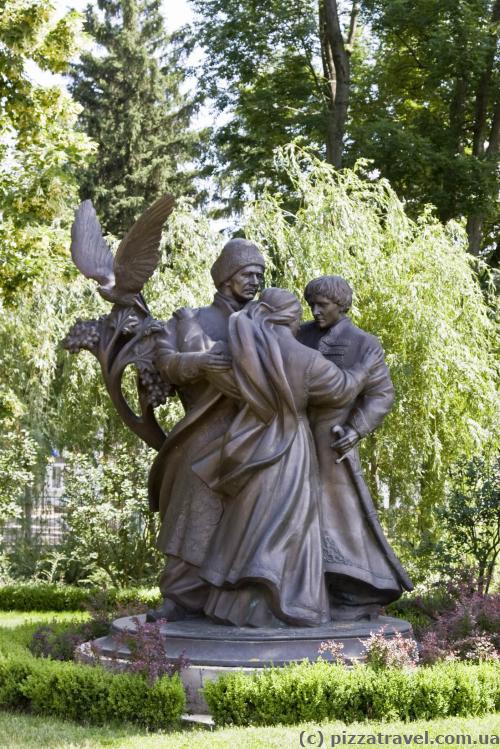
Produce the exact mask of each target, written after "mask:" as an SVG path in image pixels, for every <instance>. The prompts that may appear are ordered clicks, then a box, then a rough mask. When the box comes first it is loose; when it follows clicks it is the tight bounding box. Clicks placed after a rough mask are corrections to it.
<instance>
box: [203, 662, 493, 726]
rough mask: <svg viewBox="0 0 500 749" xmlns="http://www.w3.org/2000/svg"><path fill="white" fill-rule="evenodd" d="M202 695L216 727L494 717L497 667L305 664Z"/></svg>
mask: <svg viewBox="0 0 500 749" xmlns="http://www.w3.org/2000/svg"><path fill="white" fill-rule="evenodd" d="M204 694H205V699H206V701H207V703H208V705H209V708H210V711H211V713H212V715H213V718H214V720H215V722H216V724H217V725H237V726H250V725H254V726H263V725H277V724H280V723H281V724H286V725H292V724H294V723H301V722H308V721H313V722H315V723H317V722H318V721H322V720H342V721H344V722H345V723H353V722H355V721H363V720H367V719H368V720H386V721H387V720H405V721H410V720H431V719H433V718H441V717H446V716H455V715H463V716H468V715H482V714H484V713H489V712H495V710H499V709H500V668H499V666H498V665H496V664H493V663H482V664H479V665H471V664H466V663H460V662H451V663H450V662H448V663H442V664H439V665H435V666H432V667H420V668H416V669H413V670H400V669H383V670H380V671H375V670H373V669H371V668H369V667H367V666H356V667H355V668H352V669H347V668H345V667H344V666H341V665H333V664H331V663H327V662H326V661H319V662H317V663H314V664H310V663H307V662H304V663H299V664H293V665H290V666H286V667H284V668H273V669H265V670H263V671H262V672H260V673H259V672H256V673H254V674H252V675H246V674H243V673H241V672H240V673H236V674H230V675H227V676H223V677H221V678H220V679H218V680H217V681H215V682H210V683H208V684H206V686H205V688H204Z"/></svg>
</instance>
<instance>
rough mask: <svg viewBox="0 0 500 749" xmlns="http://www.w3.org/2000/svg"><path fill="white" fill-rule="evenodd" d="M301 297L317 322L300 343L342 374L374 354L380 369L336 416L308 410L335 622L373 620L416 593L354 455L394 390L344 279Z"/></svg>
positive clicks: (314, 285)
mask: <svg viewBox="0 0 500 749" xmlns="http://www.w3.org/2000/svg"><path fill="white" fill-rule="evenodd" d="M304 295H305V298H306V300H307V302H308V304H309V306H310V308H311V312H312V314H313V317H314V322H308V323H304V324H303V325H301V328H300V330H299V334H298V339H299V341H300V342H301V343H303V344H305V345H306V346H309V347H310V348H313V349H316V350H318V351H320V352H321V353H322V354H323V356H325V357H326V358H327V359H328V360H329V361H332V362H334V363H335V364H337V365H338V366H339V367H340V368H341V369H347V368H350V367H352V366H353V365H354V364H355V363H356V362H357V361H359V360H360V358H361V357H362V356H363V354H364V353H365V352H366V350H367V349H369V348H375V349H376V350H378V351H379V361H378V364H377V365H376V366H375V367H374V368H372V370H371V372H370V374H369V378H368V381H367V383H366V385H365V387H364V388H363V390H362V392H361V393H360V394H359V395H358V396H357V397H356V398H354V399H353V400H351V401H350V402H349V403H347V404H345V405H343V406H342V407H339V408H324V407H321V408H314V407H313V408H311V409H310V410H309V420H310V423H311V428H312V431H313V435H314V439H315V444H316V450H317V455H318V461H319V468H320V481H321V485H322V492H321V515H322V521H321V522H322V545H323V561H324V566H325V573H326V576H327V583H328V589H329V598H330V604H331V613H332V617H333V618H334V619H358V618H362V617H366V616H376V615H377V613H378V611H379V609H380V606H382V605H384V604H387V603H389V602H390V601H393V600H396V599H397V598H399V596H400V595H401V593H402V592H403V590H411V588H412V585H411V581H410V580H409V579H408V576H407V575H406V573H405V571H404V569H403V568H402V566H401V564H400V563H399V561H398V559H397V558H396V556H395V555H394V552H393V551H392V549H391V548H390V546H389V544H388V543H387V540H386V539H385V536H384V534H383V531H382V529H381V527H380V523H379V522H378V519H377V515H376V511H375V508H374V506H373V502H372V500H371V497H370V494H369V491H368V488H367V486H366V483H365V481H364V478H363V475H362V473H361V466H360V461H359V455H358V448H357V445H358V442H359V441H360V440H361V439H362V438H363V437H365V436H366V435H367V434H370V432H372V431H373V430H374V429H376V428H377V427H378V426H379V425H380V424H381V423H382V421H383V419H384V417H385V416H386V414H387V413H388V412H389V411H390V409H391V407H392V404H393V401H394V389H393V386H392V382H391V379H390V376H389V372H388V370H387V367H386V365H385V363H384V359H383V351H382V347H381V345H380V343H379V341H378V339H377V338H375V337H374V336H372V335H370V334H369V333H366V332H365V331H363V330H361V329H360V328H357V327H356V326H355V325H354V324H353V323H352V321H351V320H350V319H349V317H348V316H347V312H348V310H349V309H350V307H351V303H352V290H351V288H350V286H349V284H348V283H347V282H346V281H345V280H344V279H343V278H341V277H340V276H321V277H320V278H316V279H314V280H313V281H310V282H309V283H308V284H307V286H306V288H305V292H304ZM332 448H333V449H332ZM339 456H342V460H340V462H339ZM336 458H337V460H336Z"/></svg>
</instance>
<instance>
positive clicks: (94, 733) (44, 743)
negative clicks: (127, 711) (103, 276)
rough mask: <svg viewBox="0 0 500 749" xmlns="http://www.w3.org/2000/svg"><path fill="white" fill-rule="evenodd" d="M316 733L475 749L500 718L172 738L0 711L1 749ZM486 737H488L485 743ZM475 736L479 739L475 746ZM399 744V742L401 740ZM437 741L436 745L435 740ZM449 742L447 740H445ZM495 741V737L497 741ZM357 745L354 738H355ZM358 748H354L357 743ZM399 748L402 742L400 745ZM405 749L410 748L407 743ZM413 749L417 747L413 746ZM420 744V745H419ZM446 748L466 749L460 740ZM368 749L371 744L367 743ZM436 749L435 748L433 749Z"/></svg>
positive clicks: (258, 748) (285, 744)
mask: <svg viewBox="0 0 500 749" xmlns="http://www.w3.org/2000/svg"><path fill="white" fill-rule="evenodd" d="M318 728H320V730H321V732H322V735H323V738H324V743H323V746H324V747H325V748H326V747H330V746H332V742H331V740H330V737H331V736H332V735H334V734H336V735H337V737H339V738H338V740H339V743H337V744H336V745H337V746H345V745H347V744H342V743H340V742H341V740H342V739H341V737H342V732H343V731H345V733H346V735H347V736H349V735H353V734H357V735H359V734H364V735H365V736H367V735H369V734H375V735H376V734H378V733H381V734H383V735H389V734H391V735H394V734H396V735H398V736H404V735H405V736H406V737H407V738H408V737H409V736H410V734H413V735H415V734H421V735H422V736H424V732H425V731H427V732H428V734H429V744H430V743H431V742H430V740H431V739H432V738H434V739H435V737H436V736H447V737H449V736H450V735H457V734H459V735H469V736H471V744H470V745H471V746H474V741H475V742H476V744H477V745H478V746H481V745H486V746H488V744H489V745H491V740H492V739H491V737H492V736H493V735H495V736H497V737H498V735H499V734H500V715H489V716H486V717H483V718H450V719H447V720H433V721H429V722H424V721H419V722H417V723H353V724H351V725H349V726H346V725H344V724H343V723H328V724H326V723H324V724H322V725H321V726H319V727H318V725H314V724H303V725H300V726H292V727H290V726H283V727H281V726H274V727H271V728H224V729H216V730H214V731H207V730H206V729H186V730H184V731H178V732H175V733H147V732H145V731H140V730H138V729H137V728H135V727H132V726H131V727H128V726H118V727H117V726H106V727H104V728H102V727H99V728H96V727H86V726H79V725H76V724H74V723H69V722H64V721H60V720H54V719H51V718H38V717H36V716H33V715H21V714H14V713H6V712H0V747H1V748H2V749H49V747H50V749H76V747H78V749H94V747H96V749H98V748H100V747H112V748H113V749H115V748H118V747H120V749H121V747H123V749H299V747H300V746H301V742H300V738H301V732H302V731H304V732H306V734H307V735H308V736H309V735H311V736H313V738H314V740H315V742H316V743H314V744H313V743H307V742H306V736H305V735H304V736H303V738H304V746H308V747H309V746H315V747H317V746H319V735H318ZM485 736H488V737H489V742H488V743H486V739H485V738H483V737H485ZM479 737H482V742H480V740H479ZM403 741H404V740H403ZM440 741H441V740H440ZM448 741H449V739H448ZM497 741H498V738H497ZM356 742H358V737H356ZM357 745H359V744H357ZM395 745H396V744H395V743H392V742H391V740H390V739H389V741H388V743H385V739H383V738H382V743H379V742H378V741H377V744H375V746H395ZM403 745H404V743H403ZM408 745H410V746H411V745H412V744H411V743H409V744H408ZM413 745H414V746H417V745H418V744H413ZM421 745H423V742H422V744H421ZM445 745H447V746H450V745H452V746H453V745H454V746H458V745H459V746H467V743H464V741H463V739H462V740H461V741H460V743H457V742H456V741H455V742H454V743H453V744H451V742H450V743H449V744H448V743H447V744H445ZM372 746H373V744H372ZM436 746H437V744H436Z"/></svg>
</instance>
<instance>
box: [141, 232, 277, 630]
mask: <svg viewBox="0 0 500 749" xmlns="http://www.w3.org/2000/svg"><path fill="white" fill-rule="evenodd" d="M211 273H212V278H213V281H214V284H215V287H216V289H217V293H216V294H215V297H214V301H213V303H212V304H211V305H210V306H209V307H202V308H200V309H185V308H183V309H181V310H178V311H177V312H176V313H174V316H173V317H172V319H171V320H169V321H168V323H167V324H166V325H165V327H164V330H163V332H162V334H161V335H160V336H158V337H157V341H156V362H155V363H156V367H157V369H158V370H159V371H160V373H161V375H162V377H163V378H164V379H165V380H167V381H168V382H169V383H171V384H172V385H173V386H174V387H175V389H176V391H177V393H178V395H179V397H180V400H181V402H182V405H183V406H184V409H185V412H186V413H185V416H184V418H183V419H182V420H181V421H180V422H178V423H177V424H176V425H175V427H174V429H173V430H172V431H171V432H170V433H169V435H168V437H167V439H166V441H165V443H164V444H163V447H162V448H161V450H160V451H159V453H158V455H157V457H156V459H155V461H154V463H153V466H152V469H151V474H150V480H149V496H150V506H151V508H152V509H153V510H159V512H160V518H161V530H160V533H159V537H158V541H157V546H158V548H159V549H160V550H161V551H162V552H163V553H164V554H166V555H168V563H167V565H166V567H165V571H164V573H163V575H162V577H161V580H160V590H161V592H162V595H163V597H164V603H163V606H162V607H161V608H160V609H159V610H158V611H157V612H155V613H150V618H155V617H156V618H160V617H166V618H167V619H169V620H170V621H173V620H174V619H179V618H182V617H183V616H184V615H185V613H186V611H190V612H196V611H201V610H202V609H203V606H204V603H205V599H206V596H207V587H208V586H207V584H206V583H205V582H204V581H203V580H201V579H200V577H199V575H198V572H199V568H200V566H201V564H202V563H203V560H204V558H205V555H206V551H207V548H208V544H209V542H210V539H211V537H212V534H213V532H214V529H215V528H216V527H217V524H218V523H219V521H220V518H221V515H222V503H221V499H220V496H219V495H218V494H217V493H216V492H214V491H212V490H211V489H210V488H209V487H208V486H207V485H206V484H205V483H203V482H202V481H201V479H199V478H198V477H197V476H196V474H195V473H193V471H192V470H191V465H192V464H193V462H194V461H195V460H196V458H197V456H198V454H199V453H200V451H201V450H202V449H203V448H205V447H206V445H207V444H209V443H210V442H211V441H213V440H216V439H217V438H218V437H219V436H220V435H222V434H224V433H225V432H226V430H227V429H228V427H229V425H230V423H231V422H232V420H233V418H234V416H235V413H236V409H237V406H236V401H235V400H231V399H229V398H227V397H225V396H224V395H223V394H222V393H221V392H220V391H219V390H218V389H217V388H216V387H215V386H214V385H213V384H212V383H211V381H210V377H211V375H212V374H214V373H217V372H219V371H221V370H224V369H227V368H228V367H229V366H230V359H229V358H228V354H227V351H228V347H227V344H228V320H229V317H230V315H231V314H232V313H233V312H236V311H238V310H241V309H243V307H244V306H245V305H246V304H247V303H248V302H250V301H251V300H252V299H253V297H254V296H255V295H256V293H257V291H258V290H259V288H260V286H261V284H262V281H263V274H264V258H263V257H262V255H261V254H260V252H259V250H258V249H257V247H256V246H255V245H254V244H252V243H251V242H249V241H247V240H245V239H233V240H231V241H229V242H228V243H227V244H226V245H225V246H224V248H223V250H222V252H221V254H220V256H219V257H218V259H217V260H216V261H215V263H214V265H213V267H212V270H211ZM214 342H215V346H214V345H213V344H214Z"/></svg>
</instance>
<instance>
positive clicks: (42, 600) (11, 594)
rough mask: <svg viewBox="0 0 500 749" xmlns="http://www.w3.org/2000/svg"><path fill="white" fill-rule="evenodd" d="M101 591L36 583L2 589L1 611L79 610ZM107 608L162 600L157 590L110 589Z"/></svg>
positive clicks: (148, 603) (0, 593) (0, 592)
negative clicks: (108, 606)
mask: <svg viewBox="0 0 500 749" xmlns="http://www.w3.org/2000/svg"><path fill="white" fill-rule="evenodd" d="M102 593H103V591H101V590H95V589H94V590H87V589H85V588H77V587H73V586H70V585H53V584H44V583H41V584H36V585H26V584H22V585H3V586H0V611H76V610H77V609H81V608H83V607H85V606H88V605H89V604H91V603H92V601H93V599H94V598H95V597H96V596H97V595H101V594H102ZM105 594H106V599H107V603H108V605H114V606H127V605H129V604H131V603H140V604H143V605H144V607H154V606H156V605H157V604H158V602H159V600H160V594H159V593H158V591H157V590H155V589H151V590H148V589H145V588H120V589H118V588H109V589H108V590H106V591H105Z"/></svg>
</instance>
